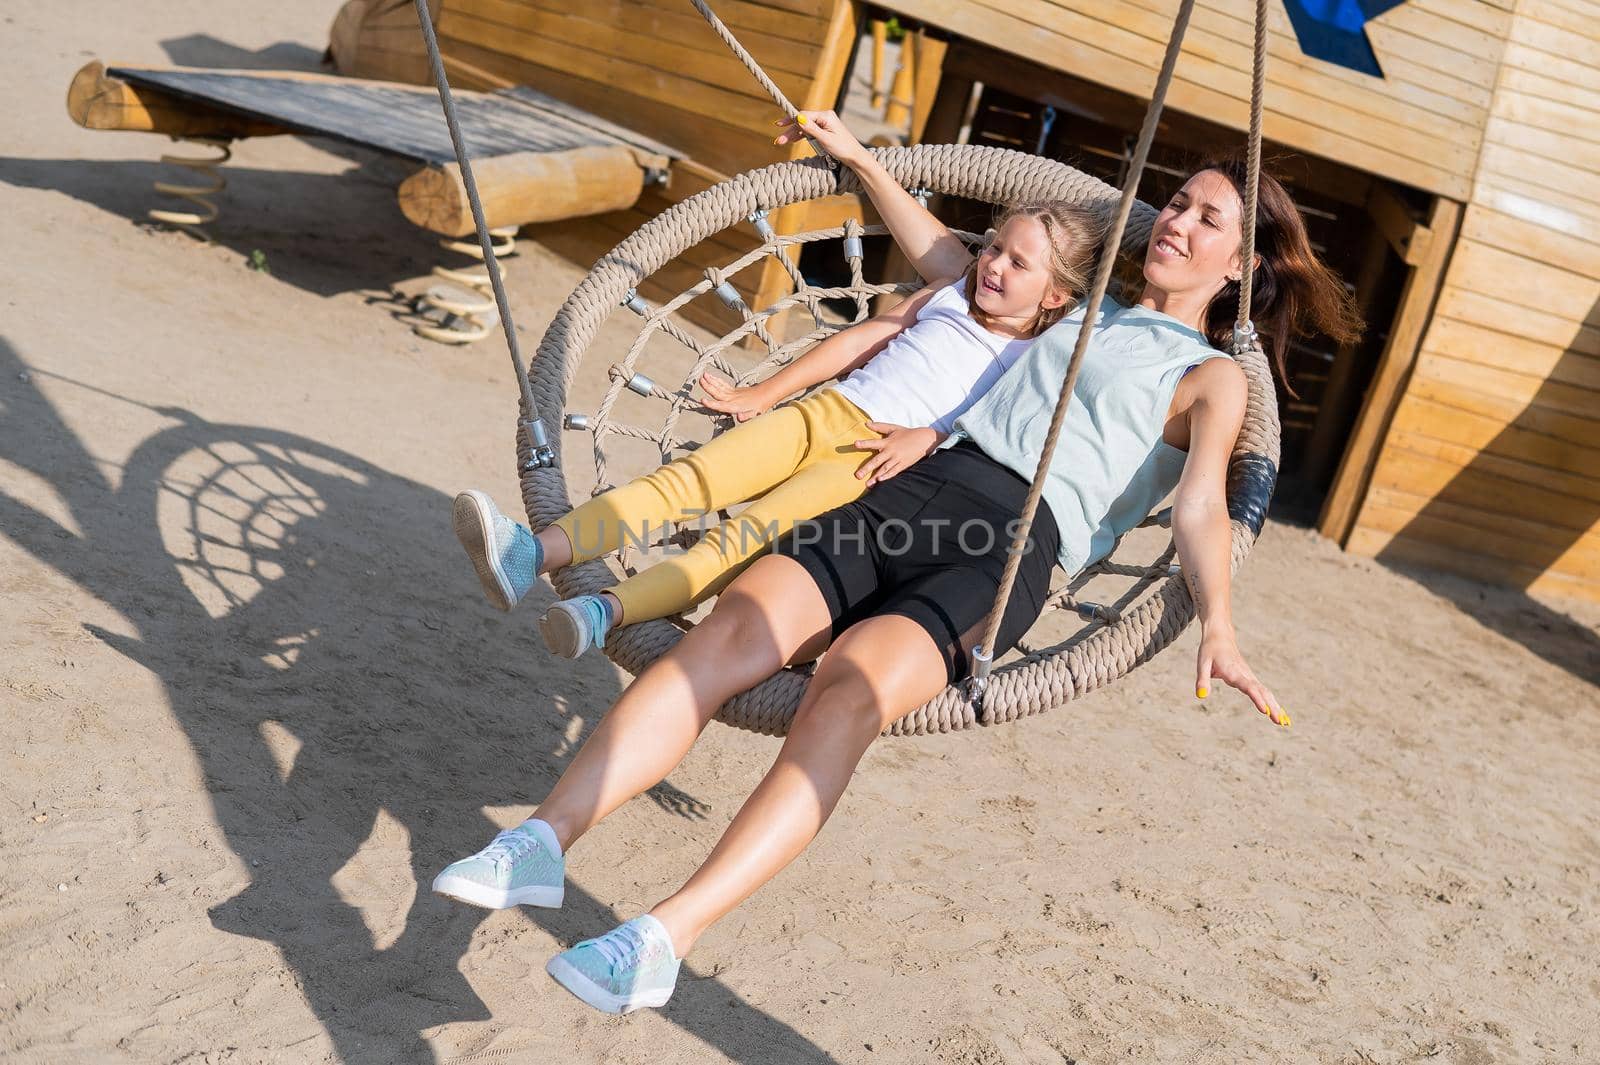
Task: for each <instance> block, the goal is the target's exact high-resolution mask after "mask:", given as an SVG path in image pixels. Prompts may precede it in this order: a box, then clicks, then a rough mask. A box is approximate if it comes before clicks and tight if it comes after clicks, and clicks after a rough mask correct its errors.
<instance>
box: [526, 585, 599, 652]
mask: <svg viewBox="0 0 1600 1065" xmlns="http://www.w3.org/2000/svg"><path fill="white" fill-rule="evenodd" d="M610 631H611V607H610V606H608V605H607V604H606V601H605V599H604V598H603V597H601V596H598V595H579V596H574V597H573V598H571V599H563V600H561V602H559V603H556V604H555V605H554V606H552V607H551V608H550V609H549V610H547V611H545V613H544V616H543V617H541V618H540V619H539V635H541V636H543V637H544V644H545V646H546V647H548V648H550V650H551V652H552V653H554V654H558V655H560V656H561V657H562V658H577V657H578V656H579V655H581V654H583V652H585V651H587V650H588V649H589V648H591V647H604V646H605V645H606V633H608V632H610Z"/></svg>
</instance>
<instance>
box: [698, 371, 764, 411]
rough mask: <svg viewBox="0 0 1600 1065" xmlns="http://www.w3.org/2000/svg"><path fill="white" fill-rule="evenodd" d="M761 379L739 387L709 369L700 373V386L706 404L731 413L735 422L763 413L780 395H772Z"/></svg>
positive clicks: (714, 408)
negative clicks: (716, 375)
mask: <svg viewBox="0 0 1600 1065" xmlns="http://www.w3.org/2000/svg"><path fill="white" fill-rule="evenodd" d="M765 386H766V382H765V381H763V382H761V383H760V384H754V385H745V386H744V387H742V388H741V387H739V386H738V385H735V384H733V383H732V382H730V381H724V380H723V379H722V378H720V377H715V376H713V375H712V374H711V373H710V372H709V371H708V372H706V373H703V374H701V375H700V387H701V388H702V389H704V390H705V393H706V406H708V407H710V408H711V409H712V410H716V411H721V412H722V413H723V414H731V415H733V420H734V421H736V422H747V421H749V420H750V419H751V418H754V417H756V416H757V415H759V414H765V413H766V412H767V411H769V410H771V409H772V408H773V406H774V405H776V404H777V402H778V400H779V399H782V398H783V397H782V396H778V397H773V396H772V395H771V394H770V393H771V390H770V389H768V388H767V387H765Z"/></svg>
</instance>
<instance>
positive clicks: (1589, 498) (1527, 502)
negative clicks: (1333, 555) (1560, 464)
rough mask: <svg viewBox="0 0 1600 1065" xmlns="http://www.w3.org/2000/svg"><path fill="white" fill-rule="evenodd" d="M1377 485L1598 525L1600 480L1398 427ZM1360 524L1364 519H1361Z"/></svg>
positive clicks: (1573, 524) (1571, 524) (1577, 525)
mask: <svg viewBox="0 0 1600 1065" xmlns="http://www.w3.org/2000/svg"><path fill="white" fill-rule="evenodd" d="M1392 436H1393V440H1392V444H1391V446H1389V447H1387V448H1385V449H1384V453H1383V458H1382V459H1381V460H1380V461H1379V462H1378V466H1377V469H1376V470H1375V471H1374V472H1373V475H1372V483H1373V484H1384V485H1388V486H1389V487H1392V488H1400V489H1404V490H1405V491H1407V492H1416V493H1417V494H1418V495H1424V496H1427V497H1428V498H1430V499H1431V498H1433V497H1434V496H1437V495H1438V494H1440V493H1441V492H1443V491H1445V490H1446V489H1447V488H1448V489H1449V490H1450V492H1451V497H1450V498H1452V499H1454V500H1456V501H1458V502H1459V501H1463V500H1469V501H1471V505H1473V506H1481V507H1484V508H1485V509H1490V510H1493V509H1501V510H1506V511H1507V512H1509V513H1518V514H1521V513H1533V514H1538V515H1539V516H1540V517H1541V518H1542V519H1544V520H1547V521H1550V522H1552V523H1554V524H1556V525H1561V526H1563V527H1565V528H1571V529H1578V530H1580V531H1581V530H1583V529H1587V528H1589V526H1590V525H1592V524H1593V523H1594V516H1595V510H1596V505H1597V504H1600V481H1597V480H1595V479H1594V478H1592V477H1581V476H1578V475H1576V474H1571V473H1563V472H1561V471H1559V470H1551V469H1548V468H1546V467H1544V466H1538V465H1535V464H1532V463H1527V462H1520V461H1518V460H1516V459H1512V458H1506V457H1504V456H1502V455H1494V454H1488V453H1485V452H1480V451H1474V450H1473V449H1472V448H1469V447H1462V446H1461V445H1459V444H1452V443H1450V442H1448V441H1445V440H1435V439H1433V438H1432V437H1427V436H1422V435H1420V434H1418V433H1413V432H1410V431H1408V430H1395V431H1394V433H1393V434H1392ZM1358 524H1359V522H1358Z"/></svg>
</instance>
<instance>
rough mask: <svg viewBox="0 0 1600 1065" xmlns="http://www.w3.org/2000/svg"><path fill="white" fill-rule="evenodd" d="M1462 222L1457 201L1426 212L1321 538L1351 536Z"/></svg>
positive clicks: (1336, 478) (1322, 522) (1336, 480)
mask: <svg viewBox="0 0 1600 1065" xmlns="http://www.w3.org/2000/svg"><path fill="white" fill-rule="evenodd" d="M1460 221H1461V205H1460V204H1458V203H1456V202H1455V201H1454V200H1446V199H1438V200H1436V201H1434V205H1433V209H1432V210H1431V211H1430V212H1429V215H1428V228H1429V230H1431V231H1432V233H1433V239H1432V240H1431V241H1430V243H1429V247H1428V254H1427V256H1426V258H1424V259H1423V260H1422V261H1421V262H1419V263H1418V264H1417V266H1416V268H1415V269H1414V270H1412V271H1411V272H1410V274H1409V276H1408V277H1407V278H1406V283H1405V289H1404V291H1403V292H1402V293H1401V295H1400V304H1399V307H1398V308H1397V309H1396V311H1395V318H1394V324H1393V325H1392V327H1391V328H1390V330H1389V340H1388V342H1387V343H1386V344H1385V345H1384V349H1383V354H1382V355H1380V356H1379V357H1378V365H1377V366H1376V367H1375V368H1374V370H1373V375H1372V384H1371V385H1370V386H1369V387H1368V389H1367V395H1366V398H1365V399H1364V400H1363V401H1362V404H1361V413H1360V414H1359V415H1357V417H1356V423H1355V427H1354V428H1353V429H1352V430H1351V433H1350V442H1349V444H1347V445H1346V446H1345V450H1344V455H1343V456H1342V457H1341V458H1340V460H1339V469H1338V472H1337V473H1335V474H1334V478H1333V484H1332V485H1331V486H1330V488H1329V490H1328V495H1327V498H1326V499H1325V500H1324V501H1323V506H1322V514H1321V516H1320V517H1319V519H1318V522H1317V525H1318V528H1320V529H1321V531H1322V534H1323V535H1324V536H1327V537H1328V538H1330V539H1332V540H1334V541H1336V542H1339V543H1341V544H1343V543H1344V542H1345V541H1346V540H1347V539H1348V538H1349V535H1350V530H1351V528H1352V527H1353V526H1354V524H1355V521H1356V515H1357V513H1358V512H1359V510H1360V506H1361V500H1362V498H1363V497H1364V496H1365V494H1366V490H1367V484H1368V483H1369V481H1370V480H1371V477H1372V469H1373V465H1374V463H1376V462H1377V459H1378V455H1379V454H1380V452H1381V450H1382V447H1383V441H1384V436H1385V434H1387V433H1388V431H1389V423H1390V422H1391V420H1392V419H1393V417H1394V410H1395V407H1396V406H1397V405H1398V404H1399V401H1400V397H1401V396H1402V395H1403V394H1404V390H1405V386H1406V382H1407V380H1408V379H1409V378H1410V376H1411V367H1412V365H1413V363H1414V362H1415V361H1416V358H1417V351H1418V348H1419V347H1420V345H1421V341H1422V335H1423V332H1424V330H1425V329H1426V328H1427V324H1428V319H1429V316H1430V315H1431V314H1432V311H1433V305H1434V302H1435V300H1436V299H1437V298H1438V295H1439V287H1440V283H1441V281H1442V280H1443V278H1444V274H1445V266H1446V264H1448V263H1449V261H1450V255H1451V249H1452V248H1453V246H1454V245H1455V242H1456V229H1457V227H1458V226H1459V225H1460Z"/></svg>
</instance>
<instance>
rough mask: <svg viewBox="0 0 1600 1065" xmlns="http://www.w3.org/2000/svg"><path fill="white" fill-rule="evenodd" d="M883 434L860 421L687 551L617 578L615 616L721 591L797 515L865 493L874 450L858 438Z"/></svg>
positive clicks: (633, 615) (684, 604) (671, 606)
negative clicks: (864, 474) (866, 467)
mask: <svg viewBox="0 0 1600 1065" xmlns="http://www.w3.org/2000/svg"><path fill="white" fill-rule="evenodd" d="M876 435H878V434H876V433H874V432H873V431H872V430H870V429H868V428H866V427H865V426H864V425H863V426H860V427H857V428H855V429H854V430H853V431H852V432H850V433H849V434H848V436H847V437H846V438H845V439H844V441H843V443H841V444H840V445H838V446H836V447H834V448H832V449H829V450H828V451H826V452H825V453H824V454H823V455H822V456H820V457H819V458H818V459H816V460H813V461H811V462H809V463H807V464H806V465H804V466H802V467H801V468H800V469H799V470H797V471H796V472H795V473H794V474H793V475H792V476H790V477H789V478H788V479H787V480H785V481H783V482H782V483H781V484H779V485H776V486H775V487H774V488H772V490H771V491H769V492H767V493H766V495H764V496H762V497H761V498H759V499H757V500H756V501H755V502H753V503H751V504H750V505H749V506H748V507H745V508H744V510H742V511H740V512H739V513H738V514H736V515H734V516H733V517H732V518H730V519H728V520H727V521H725V522H723V523H722V524H720V525H718V526H717V527H716V528H714V529H711V530H709V531H708V532H707V533H706V535H705V536H703V537H701V539H700V541H699V542H698V543H696V544H695V545H694V546H693V547H691V548H689V549H688V550H687V551H684V552H683V553H681V554H677V555H669V556H668V557H666V558H663V559H661V560H660V561H659V562H657V563H655V564H654V565H652V566H649V567H646V568H645V569H643V570H641V571H640V572H639V573H638V574H636V575H635V576H633V577H630V578H628V579H627V580H625V581H623V582H621V583H620V584H617V585H614V586H613V587H612V588H611V589H610V592H611V593H612V594H613V595H614V597H615V600H616V601H615V603H613V604H612V605H613V606H614V607H616V608H617V609H614V610H613V611H612V614H611V616H612V619H613V624H628V625H634V624H637V623H639V622H641V621H649V620H651V619H652V618H664V617H666V616H668V615H669V614H676V613H678V612H680V611H682V610H686V609H688V608H689V607H690V606H693V605H694V604H695V603H698V602H701V601H702V600H705V599H708V598H710V597H711V596H713V595H716V594H717V593H718V592H720V591H721V590H722V589H723V588H725V587H727V585H728V584H729V582H731V581H732V580H733V579H734V578H735V577H736V576H738V575H739V573H740V572H742V571H743V569H744V567H745V566H747V565H748V564H749V563H750V561H751V560H752V559H754V558H756V557H757V556H758V555H760V554H761V553H762V552H764V551H766V550H767V549H768V548H769V547H771V546H772V545H773V543H774V542H775V541H776V540H777V539H778V538H779V537H780V536H783V535H784V534H785V533H787V532H788V531H789V530H790V529H792V528H794V526H795V524H796V523H798V522H801V521H804V520H805V519H807V518H814V517H816V516H817V515H819V514H822V513H824V512H826V511H829V510H832V509H833V508H834V507H840V506H843V505H844V504H846V503H849V502H851V501H853V500H856V499H859V498H860V497H861V494H862V493H863V492H864V491H865V490H866V482H865V481H863V480H860V479H859V478H857V477H856V470H857V469H858V468H860V466H861V463H862V462H863V461H864V460H865V459H866V458H867V457H868V454H869V453H868V452H865V451H858V450H856V448H855V447H854V443H855V441H857V440H860V439H862V438H864V437H870V436H876Z"/></svg>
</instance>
